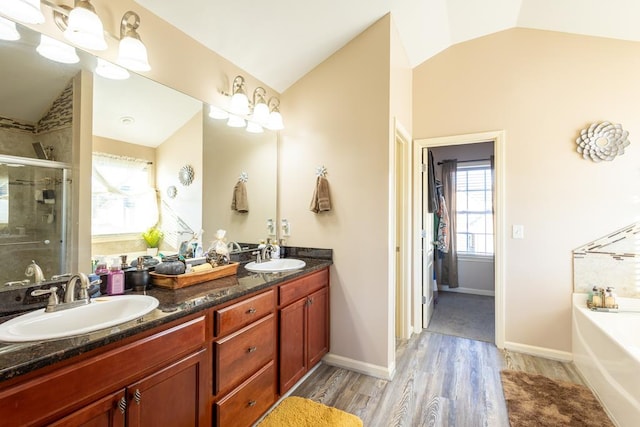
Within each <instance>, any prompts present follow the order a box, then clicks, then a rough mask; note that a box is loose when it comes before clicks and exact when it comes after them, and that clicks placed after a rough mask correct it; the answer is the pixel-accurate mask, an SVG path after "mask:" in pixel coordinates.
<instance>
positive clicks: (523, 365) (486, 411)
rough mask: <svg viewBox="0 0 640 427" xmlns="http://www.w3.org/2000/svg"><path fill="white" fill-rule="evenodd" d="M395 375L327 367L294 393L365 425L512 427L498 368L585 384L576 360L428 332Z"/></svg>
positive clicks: (410, 344)
mask: <svg viewBox="0 0 640 427" xmlns="http://www.w3.org/2000/svg"><path fill="white" fill-rule="evenodd" d="M396 365H397V371H396V374H395V377H394V379H393V381H385V380H381V379H378V378H373V377H370V376H366V375H362V374H358V373H356V372H352V371H348V370H345V369H340V368H335V367H332V366H329V365H325V364H323V365H321V366H320V367H319V368H318V369H316V371H315V372H313V373H312V374H311V375H310V376H309V377H308V378H307V379H306V380H305V381H304V382H303V383H302V384H301V385H300V386H299V387H298V388H297V389H296V390H294V392H293V393H292V395H294V396H301V397H307V398H309V399H312V400H315V401H317V402H321V403H324V404H326V405H329V406H334V407H336V408H339V409H342V410H344V411H347V412H350V413H352V414H356V415H358V416H359V417H360V418H361V419H362V421H363V422H364V425H365V426H366V427H390V426H398V427H400V426H402V427H414V426H455V427H475V426H487V427H499V426H507V427H508V426H509V421H508V418H507V409H506V405H505V402H504V396H503V393H502V385H501V382H500V371H501V370H502V369H506V368H508V369H516V370H522V371H526V372H530V373H538V374H542V375H545V376H547V377H550V378H554V379H558V380H563V381H571V382H575V383H579V384H581V383H582V381H581V379H580V377H579V376H578V374H577V371H576V370H575V367H574V366H573V364H571V363H563V362H558V361H553V360H547V359H542V358H539V357H534V356H528V355H524V354H519V353H514V352H508V351H501V350H498V349H497V348H496V346H495V345H493V344H490V343H486V342H482V341H474V340H469V339H466V338H458V337H454V336H448V335H441V334H437V333H432V332H427V331H423V332H422V334H420V335H419V336H417V337H414V338H412V339H411V340H409V341H407V342H404V343H401V345H400V346H399V347H398V350H397V357H396Z"/></svg>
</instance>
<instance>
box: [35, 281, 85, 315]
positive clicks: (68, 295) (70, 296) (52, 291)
mask: <svg viewBox="0 0 640 427" xmlns="http://www.w3.org/2000/svg"><path fill="white" fill-rule="evenodd" d="M78 280H79V281H80V292H79V294H80V297H79V298H78V299H76V284H77V282H78ZM88 289H89V278H88V277H87V275H86V274H84V273H78V274H74V275H73V276H71V278H70V279H69V281H68V282H67V286H66V289H65V292H64V302H62V303H61V302H59V300H58V294H57V290H58V288H57V287H55V286H52V287H50V288H49V289H36V290H35V291H33V292H31V295H33V296H34V297H37V296H39V295H47V294H49V301H48V302H47V308H45V310H44V311H45V312H47V313H51V312H54V311H60V310H66V309H68V308H73V307H78V306H81V305H86V304H89V303H90V302H91V300H90V299H89V292H88Z"/></svg>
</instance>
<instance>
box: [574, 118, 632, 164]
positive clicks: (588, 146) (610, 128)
mask: <svg viewBox="0 0 640 427" xmlns="http://www.w3.org/2000/svg"><path fill="white" fill-rule="evenodd" d="M628 136H629V132H628V131H626V130H624V129H622V125H620V124H615V125H614V124H611V123H609V122H602V123H593V124H592V125H591V126H589V127H588V128H587V129H582V130H581V131H580V136H579V137H578V139H576V144H578V153H580V154H582V157H583V158H584V159H591V160H593V161H594V162H600V161H602V160H607V161H611V160H613V159H614V158H615V157H616V156H621V155H623V154H624V147H627V146H628V145H629V144H630V142H629V140H628V139H627V137H628Z"/></svg>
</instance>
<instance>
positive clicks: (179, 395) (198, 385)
mask: <svg viewBox="0 0 640 427" xmlns="http://www.w3.org/2000/svg"><path fill="white" fill-rule="evenodd" d="M205 356H206V351H205V350H201V351H199V352H197V353H194V354H192V355H190V356H187V357H185V358H183V359H181V360H179V361H177V362H175V363H173V364H171V365H169V366H167V367H165V368H163V369H161V370H159V371H157V372H155V373H153V374H151V375H149V376H148V377H146V378H143V379H142V380H140V381H138V382H136V383H134V384H132V385H131V386H129V387H127V426H128V427H137V426H141V427H146V426H163V427H173V426H175V427H181V426H204V425H206V417H207V406H208V405H207V387H206V382H207V381H206V378H204V376H203V375H202V373H203V372H206V371H205V369H204V365H205V364H206V359H207V358H206V357H205Z"/></svg>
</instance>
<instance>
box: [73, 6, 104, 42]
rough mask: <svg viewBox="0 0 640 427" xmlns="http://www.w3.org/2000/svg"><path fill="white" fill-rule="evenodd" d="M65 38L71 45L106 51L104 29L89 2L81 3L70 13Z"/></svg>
mask: <svg viewBox="0 0 640 427" xmlns="http://www.w3.org/2000/svg"><path fill="white" fill-rule="evenodd" d="M64 37H65V38H66V39H67V40H69V41H70V42H71V43H73V44H75V45H77V46H80V47H83V48H85V49H90V50H105V49H106V48H107V42H106V41H105V39H104V27H103V26H102V21H101V20H100V17H99V16H98V15H97V14H96V13H95V11H94V10H93V6H91V4H90V3H89V2H88V1H81V2H79V3H78V5H77V6H76V7H75V8H73V10H71V12H69V19H68V22H67V29H66V30H65V31H64Z"/></svg>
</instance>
